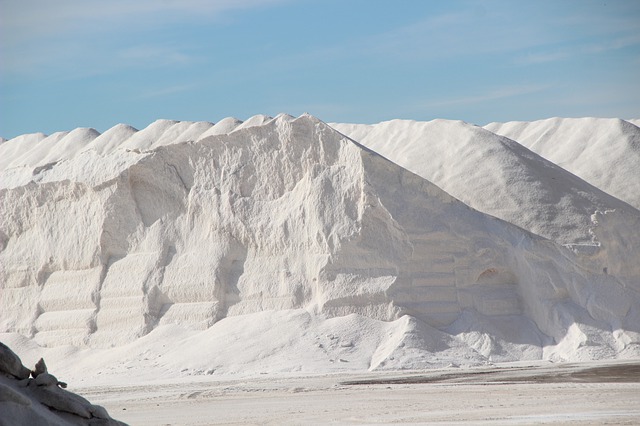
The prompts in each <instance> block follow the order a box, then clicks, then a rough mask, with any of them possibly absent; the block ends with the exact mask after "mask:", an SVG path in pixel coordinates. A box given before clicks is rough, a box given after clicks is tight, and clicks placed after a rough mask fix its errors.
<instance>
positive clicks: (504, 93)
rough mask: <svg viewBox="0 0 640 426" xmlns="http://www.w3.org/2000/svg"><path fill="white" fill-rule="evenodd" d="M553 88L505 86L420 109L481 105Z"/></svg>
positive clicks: (548, 86)
mask: <svg viewBox="0 0 640 426" xmlns="http://www.w3.org/2000/svg"><path fill="white" fill-rule="evenodd" d="M551 87H552V86H551V85H548V84H540V85H520V86H505V87H497V88H493V89H489V90H487V91H485V92H484V93H480V94H477V95H473V96H463V97H457V98H456V97H453V98H447V99H435V100H430V101H427V102H422V103H420V104H419V105H417V106H418V107H421V108H438V107H446V106H462V105H472V104H479V103H482V102H487V101H494V100H498V99H506V98H513V97H517V96H523V95H529V94H532V93H537V92H542V91H544V90H548V89H550V88H551Z"/></svg>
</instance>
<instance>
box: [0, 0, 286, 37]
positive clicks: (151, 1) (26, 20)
mask: <svg viewBox="0 0 640 426" xmlns="http://www.w3.org/2000/svg"><path fill="white" fill-rule="evenodd" d="M285 1H289V0H214V1H210V0H135V1H131V0H109V1H104V0H57V1H55V2H52V1H49V0H20V1H13V0H2V2H0V10H1V11H2V14H3V15H4V18H3V22H2V27H3V28H4V29H3V31H2V35H3V39H4V40H3V41H2V43H3V44H6V45H13V44H15V43H21V42H25V41H27V40H30V39H33V38H40V37H43V36H57V35H60V34H65V33H67V34H68V33H73V32H76V31H79V30H82V31H83V32H95V31H101V30H111V29H113V28H114V27H126V26H129V25H131V24H134V25H136V26H155V27H160V26H162V25H166V24H167V23H168V22H180V21H181V20H183V19H194V18H197V19H207V20H211V19H215V18H218V17H219V16H220V15H222V14H223V13H225V12H228V11H231V10H238V9H249V8H256V7H264V6H270V5H274V4H278V3H283V2H285Z"/></svg>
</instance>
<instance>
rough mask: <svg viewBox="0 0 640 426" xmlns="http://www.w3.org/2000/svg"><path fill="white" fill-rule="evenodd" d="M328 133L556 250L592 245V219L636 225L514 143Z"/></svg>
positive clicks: (415, 125) (428, 127) (424, 131)
mask: <svg viewBox="0 0 640 426" xmlns="http://www.w3.org/2000/svg"><path fill="white" fill-rule="evenodd" d="M331 126H332V127H334V128H335V129H336V130H338V131H340V132H341V133H343V134H345V135H347V136H349V137H350V138H351V139H353V140H356V141H358V142H359V143H361V144H363V145H365V146H367V147H368V148H370V149H372V150H374V151H376V152H378V153H380V154H382V155H384V156H385V157H387V158H388V159H390V160H392V161H393V162H395V163H397V164H399V165H400V166H402V167H404V168H406V169H408V170H410V171H412V172H414V173H416V174H417V175H420V176H422V177H423V178H425V179H427V180H429V181H431V182H433V183H435V184H436V185H438V186H439V187H440V188H442V189H444V190H445V191H447V192H448V193H449V194H451V195H453V196H454V197H456V198H458V199H460V200H461V201H463V202H465V203H466V204H468V205H470V206H471V207H473V208H475V209H478V210H480V211H482V212H484V213H488V214H491V215H493V216H496V217H498V218H500V219H503V220H506V221H508V222H511V223H513V224H516V225H518V226H520V227H522V228H525V229H527V230H529V231H531V232H533V233H535V234H538V235H541V236H544V237H546V238H549V239H552V240H554V241H556V242H559V243H561V244H580V245H584V244H587V245H591V244H598V243H599V242H598V241H593V237H594V236H593V234H592V232H591V229H592V228H593V226H594V224H593V219H592V215H593V214H594V213H595V212H596V211H608V210H617V211H618V213H619V214H622V212H624V213H625V214H626V215H628V216H630V217H631V218H633V220H638V218H640V212H639V211H638V210H637V209H636V208H634V207H632V206H630V205H628V204H626V203H624V202H622V201H620V200H618V199H617V198H614V197H613V196H611V195H609V194H607V193H605V192H603V191H601V190H600V189H598V188H596V187H594V186H592V185H590V184H588V183H587V182H585V181H583V180H582V179H580V178H578V177H577V176H575V175H572V174H571V173H569V172H567V171H566V170H564V169H562V168H561V167H558V166H557V165H555V164H553V163H552V162H550V161H548V160H545V159H544V158H542V157H540V156H539V155H537V154H535V153H533V152H531V151H529V150H528V149H527V148H525V147H523V146H522V145H520V144H518V143H517V142H514V141H512V140H510V139H507V138H506V137H503V136H499V135H496V134H494V133H491V132H489V131H488V130H485V129H483V128H481V127H477V126H474V125H471V124H467V123H464V122H462V121H452V120H433V121H429V122H416V121H410V120H392V121H386V122H382V123H379V124H375V125H366V124H331ZM637 180H638V181H639V182H640V176H638V179H637Z"/></svg>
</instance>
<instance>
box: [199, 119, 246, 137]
mask: <svg viewBox="0 0 640 426" xmlns="http://www.w3.org/2000/svg"><path fill="white" fill-rule="evenodd" d="M241 124H242V121H240V120H238V119H237V118H233V117H227V118H223V119H222V120H220V121H218V122H217V123H216V124H214V125H213V127H211V128H210V129H209V130H207V131H205V132H204V133H202V134H201V135H200V137H199V138H198V140H202V139H205V138H207V137H209V136H216V135H226V134H227V133H230V132H232V131H234V130H235V129H236V128H237V127H238V126H239V125H241Z"/></svg>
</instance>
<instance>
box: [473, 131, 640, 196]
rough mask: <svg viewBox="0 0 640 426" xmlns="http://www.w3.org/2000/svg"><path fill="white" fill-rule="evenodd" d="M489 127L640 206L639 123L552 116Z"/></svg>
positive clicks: (602, 188)
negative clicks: (637, 124) (545, 118)
mask: <svg viewBox="0 0 640 426" xmlns="http://www.w3.org/2000/svg"><path fill="white" fill-rule="evenodd" d="M485 128H486V129H488V130H490V131H492V132H494V133H497V134H500V135H503V136H506V137H508V138H510V139H513V140H516V141H518V142H519V143H521V144H522V145H524V146H526V147H527V148H529V149H530V150H532V151H534V152H536V153H537V154H539V155H541V156H542V157H544V158H546V159H548V160H550V161H552V162H554V163H556V164H557V165H559V166H560V167H563V168H565V169H566V170H568V171H570V172H571V173H573V174H575V175H577V176H579V177H581V178H582V179H584V180H585V181H587V182H589V183H590V184H592V185H594V186H596V187H598V188H600V189H601V190H603V191H605V192H607V193H609V194H611V195H613V196H614V197H617V198H619V199H621V200H623V201H625V202H627V203H629V204H631V205H632V206H634V207H636V208H639V209H640V167H638V164H640V128H639V127H637V126H636V125H635V124H633V123H630V122H628V121H624V120H620V119H609V118H550V119H547V120H540V121H533V122H518V121H514V122H509V123H491V124H488V125H486V126H485Z"/></svg>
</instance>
